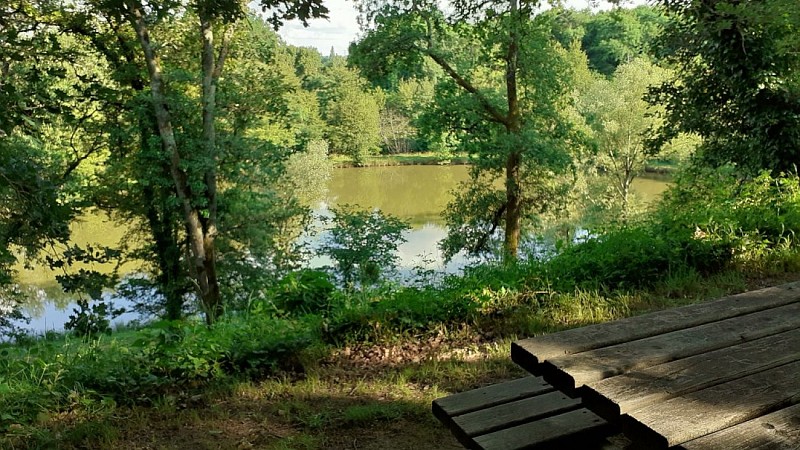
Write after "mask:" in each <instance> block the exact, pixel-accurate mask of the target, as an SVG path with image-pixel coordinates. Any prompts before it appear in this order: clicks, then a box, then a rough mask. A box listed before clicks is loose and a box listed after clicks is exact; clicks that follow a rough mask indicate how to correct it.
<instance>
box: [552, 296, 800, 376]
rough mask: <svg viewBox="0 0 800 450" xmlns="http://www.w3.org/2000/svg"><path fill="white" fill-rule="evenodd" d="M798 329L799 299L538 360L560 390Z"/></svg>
mask: <svg viewBox="0 0 800 450" xmlns="http://www.w3.org/2000/svg"><path fill="white" fill-rule="evenodd" d="M798 327H800V303H791V304H788V305H786V306H781V307H778V308H772V309H769V310H766V311H759V312H755V313H751V314H747V315H744V316H738V317H734V318H731V319H726V320H722V321H718V322H712V323H708V324H705V325H700V326H697V327H694V328H688V329H683V330H678V331H673V332H671V333H666V334H661V335H658V336H653V337H649V338H645V339H640V340H637V341H632V342H625V343H622V344H618V345H614V346H611V347H603V348H599V349H597V350H591V351H588V352H582V353H578V354H575V355H567V356H563V357H559V358H552V359H549V360H547V361H545V362H544V363H542V364H541V370H542V374H543V375H544V378H545V380H546V381H547V382H549V383H551V384H553V385H554V386H555V387H556V388H558V389H561V390H567V391H569V390H571V389H575V388H576V387H581V386H583V385H584V384H586V383H589V382H594V381H599V380H602V379H604V378H609V377H612V376H616V375H620V374H623V373H625V372H627V371H630V370H632V369H636V368H642V367H648V366H654V365H657V364H662V363H665V362H669V361H674V360H676V359H680V358H686V357H688V356H692V355H697V354H701V353H706V352H710V351H713V350H717V349H720V348H724V347H728V346H731V345H736V344H737V343H741V342H745V341H749V340H753V339H758V338H761V337H765V336H770V335H773V334H778V333H782V332H785V331H789V330H792V329H796V328H798Z"/></svg>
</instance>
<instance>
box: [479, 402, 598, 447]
mask: <svg viewBox="0 0 800 450" xmlns="http://www.w3.org/2000/svg"><path fill="white" fill-rule="evenodd" d="M613 432H614V428H613V427H611V425H609V424H608V422H606V421H605V420H603V419H601V418H600V417H599V416H597V415H596V414H594V413H592V412H591V411H589V410H587V409H585V408H582V409H578V410H575V411H570V412H567V413H564V414H559V415H556V416H551V417H547V418H544V419H541V420H537V421H534V422H529V423H526V424H523V425H518V426H515V427H511V428H506V429H504V430H500V431H496V432H494V433H489V434H484V435H482V436H478V437H476V438H474V444H475V445H474V448H477V449H481V450H522V449H543V448H590V447H588V446H589V444H590V443H594V444H595V446H597V442H598V440H600V439H602V438H604V437H605V436H608V435H610V434H612V433H613Z"/></svg>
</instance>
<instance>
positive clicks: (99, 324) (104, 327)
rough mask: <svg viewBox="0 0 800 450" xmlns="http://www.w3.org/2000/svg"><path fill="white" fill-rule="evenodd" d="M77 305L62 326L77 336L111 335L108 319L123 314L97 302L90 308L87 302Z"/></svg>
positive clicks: (80, 301) (82, 301)
mask: <svg viewBox="0 0 800 450" xmlns="http://www.w3.org/2000/svg"><path fill="white" fill-rule="evenodd" d="M93 298H94V297H93ZM95 300H97V298H95ZM77 303H78V308H76V309H73V310H72V314H70V316H69V320H67V322H66V323H65V324H64V329H65V330H73V331H74V332H75V334H77V335H78V336H96V335H98V334H101V333H103V334H111V320H110V319H113V318H114V317H116V316H118V315H120V314H122V313H123V312H125V310H124V309H112V308H111V306H109V304H108V303H106V302H104V301H98V302H96V303H94V304H93V305H91V306H89V300H84V299H81V300H78V302H77Z"/></svg>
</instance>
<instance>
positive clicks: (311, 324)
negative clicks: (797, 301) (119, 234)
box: [0, 0, 800, 447]
mask: <svg viewBox="0 0 800 450" xmlns="http://www.w3.org/2000/svg"><path fill="white" fill-rule="evenodd" d="M259 6H261V7H263V11H265V12H264V13H256V12H253V11H249V10H247V9H246V8H245V7H244V6H243V5H242V4H240V3H238V2H228V1H198V2H195V3H184V2H179V1H174V2H159V3H152V4H151V3H143V2H141V1H139V0H109V1H89V2H82V3H78V4H73V3H61V2H55V1H48V0H37V1H30V0H27V1H16V2H15V1H10V2H6V3H4V4H3V5H2V6H0V12H2V14H0V70H1V72H0V94H2V95H0V110H2V112H3V114H2V115H0V210H2V215H0V235H2V237H3V243H4V245H3V246H2V248H0V285H2V296H1V297H0V301H2V305H0V307H1V309H0V313H1V314H2V315H0V329H2V330H3V331H4V332H5V333H8V334H10V335H12V336H13V337H14V340H15V341H14V342H13V343H5V344H3V348H2V350H0V351H2V354H3V356H4V358H3V360H2V362H1V363H0V407H2V411H3V412H2V414H0V428H2V429H3V430H5V432H6V437H5V438H4V439H7V442H9V443H11V444H13V445H15V446H24V445H26V444H25V443H26V442H28V443H33V444H32V446H34V447H35V446H36V445H42V446H47V445H49V444H47V442H51V443H52V442H57V441H59V440H60V439H61V438H59V437H58V436H61V433H62V432H63V433H67V434H68V435H69V436H71V437H70V438H69V439H67V441H69V442H72V444H73V445H78V446H80V445H84V444H85V443H86V442H89V441H91V439H94V438H91V437H88V436H83V437H81V436H82V435H81V433H80V432H79V431H76V430H79V429H80V426H77V427H75V426H72V425H70V424H69V423H65V422H63V421H61V419H63V418H64V417H68V418H69V419H68V420H67V422H69V421H72V420H77V422H78V423H83V424H89V425H87V426H91V427H95V426H99V427H101V428H102V427H103V426H105V425H108V426H111V424H113V423H115V422H114V419H113V417H112V416H113V415H114V414H116V413H115V411H117V412H119V411H121V409H120V408H135V407H139V406H153V405H155V406H158V405H161V406H164V405H166V406H168V407H169V406H170V405H172V407H174V406H175V405H177V404H179V402H184V403H186V402H187V400H186V399H192V398H195V396H198V395H199V396H201V397H202V396H203V395H206V394H207V393H208V392H210V391H208V389H210V388H212V387H213V388H220V386H222V387H224V386H228V387H230V386H232V385H233V384H235V383H237V382H243V381H244V382H249V381H247V380H263V379H265V378H267V379H272V378H270V377H274V376H276V375H277V376H279V377H281V376H283V377H290V378H291V374H297V373H313V372H314V371H315V370H316V371H318V372H317V373H318V374H319V373H323V372H324V367H323V366H320V365H319V361H320V360H324V359H325V358H330V357H331V355H340V353H339V352H340V350H341V349H342V348H348V349H349V348H351V347H353V346H370V345H386V344H387V343H388V342H395V343H397V342H401V343H402V342H406V341H410V342H413V341H416V340H422V341H426V340H428V339H434V340H436V339H439V341H437V342H441V340H442V339H445V338H448V337H452V338H453V341H454V342H458V343H461V342H462V340H463V339H464V338H465V337H466V336H470V335H472V336H479V337H480V339H484V340H487V341H489V342H494V341H498V340H500V341H503V340H508V339H513V338H514V337H517V336H529V335H532V334H535V333H541V332H547V331H553V330H557V329H561V328H563V327H566V326H576V325H581V324H585V323H591V322H596V321H600V320H609V319H613V318H617V317H622V316H625V315H628V314H633V313H636V312H638V311H642V310H647V309H650V308H660V307H666V306H671V305H675V304H681V303H686V302H691V301H697V300H699V299H702V298H708V297H713V296H715V295H721V294H723V293H726V292H732V291H737V290H742V289H744V288H746V287H751V286H753V285H759V284H760V283H761V281H759V280H763V279H773V278H774V279H782V277H785V276H787V274H788V275H789V276H790V275H791V274H795V273H797V272H798V268H800V258H799V257H798V253H797V240H796V236H795V233H794V230H795V229H796V228H797V226H798V224H800V208H799V207H798V206H799V205H798V195H800V194H799V192H800V185H798V175H797V169H796V166H795V163H796V161H797V152H798V150H800V142H798V141H799V140H800V134H798V130H800V127H798V123H797V122H798V120H800V119H798V118H800V114H798V112H800V111H799V109H800V79H799V78H798V76H797V75H796V74H797V69H798V64H800V58H798V56H797V52H796V50H797V48H798V46H800V38H798V36H800V33H797V28H798V25H799V24H800V20H799V19H798V14H797V13H796V12H795V11H794V9H793V5H792V2H791V1H789V0H762V1H759V2H748V3H744V2H736V1H725V0H704V1H687V2H669V1H664V2H659V3H658V5H657V6H654V7H651V6H640V7H636V8H633V9H628V8H614V9H612V10H610V11H604V12H591V11H574V10H567V9H562V8H557V7H556V8H550V9H546V10H543V9H540V8H539V5H538V3H530V2H519V1H517V0H510V1H498V2H489V3H483V2H482V3H478V2H469V1H457V2H454V3H453V8H452V9H451V10H447V11H443V10H440V9H439V8H438V5H437V4H435V2H431V3H430V4H429V3H426V2H422V3H420V2H414V3H406V2H403V1H397V2H374V3H373V2H369V1H365V2H360V3H359V8H360V9H359V10H360V15H361V23H362V26H363V35H362V37H361V38H360V40H359V41H357V42H354V43H353V44H352V45H351V46H350V50H349V55H348V56H347V57H345V56H341V55H335V54H331V55H328V56H322V55H320V54H319V52H317V51H316V50H314V49H309V48H297V47H292V46H289V45H286V44H285V43H283V42H282V41H281V40H280V39H279V37H278V36H277V34H276V33H275V31H274V29H275V28H277V27H279V26H280V25H281V23H282V22H283V21H284V20H286V19H291V18H299V19H301V20H308V19H310V18H312V17H321V16H322V17H324V15H325V14H326V9H325V6H324V4H321V3H320V2H319V1H316V0H309V1H300V2H292V1H271V0H264V1H262V3H261V4H260V5H259ZM409 153H419V154H424V155H429V156H430V155H432V158H433V159H435V160H437V161H442V162H444V161H448V160H450V159H452V158H454V157H461V158H465V159H466V161H467V162H468V163H469V165H470V171H471V172H470V173H471V176H470V180H469V181H468V182H466V183H465V184H464V185H462V186H461V187H460V188H459V189H458V190H457V192H456V193H455V195H454V200H453V201H452V202H451V204H450V205H449V206H448V208H447V210H446V211H445V212H444V217H445V219H446V222H447V226H448V230H449V233H448V236H447V238H446V239H445V240H444V241H443V242H442V243H441V244H440V246H441V250H442V251H443V252H444V253H445V255H446V256H452V255H455V254H457V253H459V252H468V253H471V254H476V255H484V256H487V255H488V259H487V258H484V259H482V260H480V261H482V262H480V263H476V264H474V265H473V266H471V267H468V268H467V269H465V271H464V273H462V274H458V275H448V276H445V275H443V274H436V273H430V272H427V271H424V270H423V271H420V272H419V273H418V274H417V277H416V279H415V280H414V281H413V282H412V283H410V284H399V283H397V282H396V281H394V280H393V279H392V277H391V276H390V275H391V273H392V268H393V265H394V264H395V263H396V256H395V253H394V252H395V250H396V247H397V245H398V244H399V242H401V241H402V239H403V238H402V233H403V230H404V229H406V228H407V227H408V225H407V224H405V223H404V222H403V221H401V220H399V219H397V218H394V217H391V216H386V215H384V214H381V213H380V212H378V211H363V210H359V209H357V208H342V209H340V210H337V211H335V212H334V213H335V214H334V216H333V218H332V219H330V224H329V225H330V230H331V231H330V236H329V238H328V239H327V241H326V242H325V243H324V245H322V246H321V247H319V248H316V249H308V248H305V247H303V246H302V245H299V244H298V241H297V237H298V236H299V235H300V234H301V233H302V232H303V231H304V230H305V229H306V228H307V227H308V225H309V223H310V222H311V220H312V217H311V210H310V208H309V201H310V200H311V199H314V198H316V196H318V195H319V191H320V189H323V188H324V185H325V183H324V181H325V179H326V177H327V175H326V174H327V173H329V171H330V167H331V164H332V160H333V159H335V158H336V157H339V158H341V157H344V158H347V159H348V160H350V161H352V163H353V164H355V165H362V164H365V163H367V162H368V160H369V159H370V158H371V157H373V155H393V154H409ZM337 155H338V156H337ZM659 161H669V162H670V163H671V164H672V165H673V166H674V167H675V168H676V173H675V178H674V186H673V187H672V188H671V189H670V191H668V192H667V193H666V195H665V196H664V199H663V200H662V201H661V202H660V203H659V204H657V205H655V206H654V207H653V208H651V209H644V208H643V207H642V206H641V205H637V203H636V201H635V199H633V198H632V196H631V194H630V186H631V183H632V181H633V179H634V178H635V177H637V176H639V175H640V174H641V173H642V172H643V171H644V169H645V166H646V165H648V164H650V165H652V164H654V163H658V162H659ZM88 210H100V211H104V212H107V213H108V214H110V216H111V217H112V218H114V219H115V220H118V221H120V222H123V223H127V224H132V225H133V226H134V227H135V232H134V233H131V234H130V235H129V236H128V237H127V239H126V241H124V242H122V243H121V244H122V245H120V246H119V247H115V248H105V247H99V246H89V247H85V248H81V247H78V246H75V245H74V244H71V243H70V240H69V224H70V222H71V221H72V220H74V218H76V217H77V216H79V215H80V214H81V213H83V212H85V211H88ZM577 224H580V225H581V226H582V227H583V228H584V229H587V230H589V235H588V236H586V237H584V238H582V239H579V240H576V239H574V235H575V234H574V233H575V231H576V227H577ZM545 233H548V235H549V236H550V239H551V240H550V241H549V242H551V243H552V245H551V246H550V247H548V248H550V250H549V251H547V252H545V253H544V254H542V253H541V252H539V253H537V254H528V253H529V252H528V251H526V249H530V248H531V247H530V246H529V245H526V242H529V241H531V240H536V239H539V238H541V236H542V235H543V234H545ZM309 251H316V252H318V253H322V254H325V255H328V256H329V257H330V258H331V259H332V261H333V265H332V267H330V268H328V270H310V269H306V268H304V265H303V264H304V261H305V260H306V259H307V258H308V254H309ZM130 259H136V260H140V261H144V262H145V271H146V273H145V274H144V275H145V276H141V277H135V278H128V279H125V280H120V279H119V277H118V276H117V275H116V274H115V273H114V272H113V271H112V272H111V273H108V272H100V271H95V270H90V269H85V268H84V267H86V266H87V265H89V266H91V265H111V266H114V265H119V264H120V263H121V262H122V261H125V260H130ZM33 260H35V261H38V262H42V263H46V264H48V265H49V266H50V267H51V268H55V269H59V270H62V272H63V275H61V276H59V278H58V281H59V283H60V284H61V285H62V287H63V289H64V290H65V291H66V292H70V293H74V294H76V295H80V296H81V298H82V300H81V303H80V307H79V309H77V310H76V311H75V312H74V318H73V320H72V321H71V324H70V328H71V329H72V331H71V332H69V333H66V334H63V335H62V334H49V335H47V336H43V337H38V338H37V337H31V336H27V335H25V334H21V333H15V332H14V330H13V325H14V323H15V322H14V320H16V319H17V318H19V315H20V311H19V308H18V305H19V304H20V303H21V302H23V301H24V296H25V294H26V293H25V292H23V291H21V290H20V289H19V286H18V285H17V284H16V283H15V281H14V267H15V264H18V263H20V262H22V263H24V262H25V261H33ZM75 267H81V268H80V269H75ZM120 281H123V284H122V285H120V284H119V283H120ZM114 286H116V287H117V288H118V289H119V291H120V292H123V293H128V294H129V295H130V296H131V297H132V298H136V299H138V302H139V307H140V308H142V309H143V310H146V311H149V312H151V313H153V314H155V315H156V316H158V317H161V318H163V320H162V321H157V322H153V323H151V324H145V325H144V326H142V327H141V328H131V329H127V330H122V331H119V332H115V333H114V334H112V337H111V338H107V337H104V336H105V334H106V333H110V331H111V330H110V327H109V323H110V319H111V317H112V316H113V314H114V311H111V310H110V309H109V307H108V306H107V305H106V304H105V303H104V302H103V301H102V291H103V289H106V288H109V287H114ZM198 317H202V318H203V321H202V322H204V323H202V322H201V321H199V320H198ZM441 336H445V338H442V337H441ZM401 345H405V344H401ZM437 345H438V344H437ZM432 347H436V346H432ZM420 352H422V353H424V351H423V350H419V349H418V351H417V352H416V353H415V354H413V355H411V358H420V356H419V353H420ZM420 364H422V363H420ZM415 367H416V369H415V370H418V371H422V370H423V369H424V370H430V368H429V367H427V366H425V365H424V364H423V365H422V366H415ZM376 370H377V369H376ZM487 370H489V369H487ZM320 371H321V372H320ZM422 376H423V375H422V374H421V373H417V375H414V377H422ZM441 376H442V375H440V377H441ZM434 378H435V377H434ZM286 382H287V383H288V385H286V386H283V387H280V386H279V387H275V386H274V385H270V386H271V389H276V390H279V391H280V390H281V389H283V390H284V391H285V392H289V391H291V390H292V389H294V387H296V386H298V384H297V383H295V382H294V381H291V380H289V381H286ZM417 382H419V380H417ZM204 389H205V390H204ZM204 393H206V394H204ZM209 395H211V394H209ZM286 395H290V396H291V394H286ZM422 398H425V396H422ZM417 400H419V398H416V399H415V401H417ZM189 403H191V402H189ZM412 403H413V402H412ZM409 408H410V409H408V410H404V409H402V408H401V409H400V410H397V409H392V410H391V411H393V412H392V413H391V414H399V415H400V416H401V417H405V416H403V415H404V414H406V413H408V412H409V411H412V410H414V411H415V409H414V408H415V407H413V406H412V407H409ZM301 409H302V408H301ZM348 411H349V410H348ZM384 413H385V411H384V410H382V409H380V408H379V409H378V412H375V411H371V412H368V413H366V419H365V422H367V423H369V422H370V421H373V420H381V418H385V417H384V416H382V414H384ZM304 414H305V412H303V411H302V410H298V411H294V412H291V411H290V412H288V413H287V412H284V413H283V415H284V416H287V415H288V416H287V417H284V419H286V420H288V421H289V423H290V424H293V425H292V426H296V427H299V428H300V429H302V430H313V429H314V426H313V424H310V423H309V422H308V421H309V420H311V419H309V417H307V416H305V415H304ZM409 414H411V416H410V417H413V415H414V414H415V413H409ZM340 420H341V419H331V420H330V422H324V421H323V422H324V423H322V424H321V425H319V426H321V427H323V428H324V427H327V426H330V427H333V428H335V427H336V425H337V424H340V423H341V422H340ZM292 421H295V422H292ZM297 421H299V422H297ZM92 424H93V425H92ZM98 424H100V425H98ZM103 424H105V425H103ZM112 428H113V427H112ZM65 430H66V431H65ZM118 438H119V436H117V437H114V436H110V437H108V439H110V441H108V442H113V440H114V439H118ZM87 439H88V441H87ZM99 439H101V440H102V439H105V438H104V437H102V436H101V437H100V438H99ZM123 439H124V438H123ZM303 439H305V438H303ZM92 442H100V441H92ZM103 442H105V441H103ZM309 442H311V443H310V444H309V445H308V446H310V447H313V446H314V445H317V444H319V445H323V444H320V443H319V442H317V443H316V444H314V442H316V441H314V440H313V439H311V440H310V441H309ZM98 445H100V446H101V447H102V446H103V445H105V444H102V443H101V444H98ZM108 445H111V444H108ZM265 445H266V444H265Z"/></svg>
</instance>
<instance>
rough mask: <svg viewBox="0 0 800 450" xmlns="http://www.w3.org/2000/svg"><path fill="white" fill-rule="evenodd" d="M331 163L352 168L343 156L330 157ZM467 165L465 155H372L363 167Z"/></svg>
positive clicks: (427, 153)
mask: <svg viewBox="0 0 800 450" xmlns="http://www.w3.org/2000/svg"><path fill="white" fill-rule="evenodd" d="M330 158H331V161H332V162H333V164H334V165H335V166H337V167H353V165H354V164H353V161H352V159H350V158H349V157H347V156H345V155H331V156H330ZM450 164H457V165H461V164H469V157H467V156H466V155H442V154H441V153H434V152H418V153H397V154H394V155H373V156H367V157H366V158H365V159H364V163H363V164H362V166H363V167H380V166H413V165H450Z"/></svg>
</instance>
